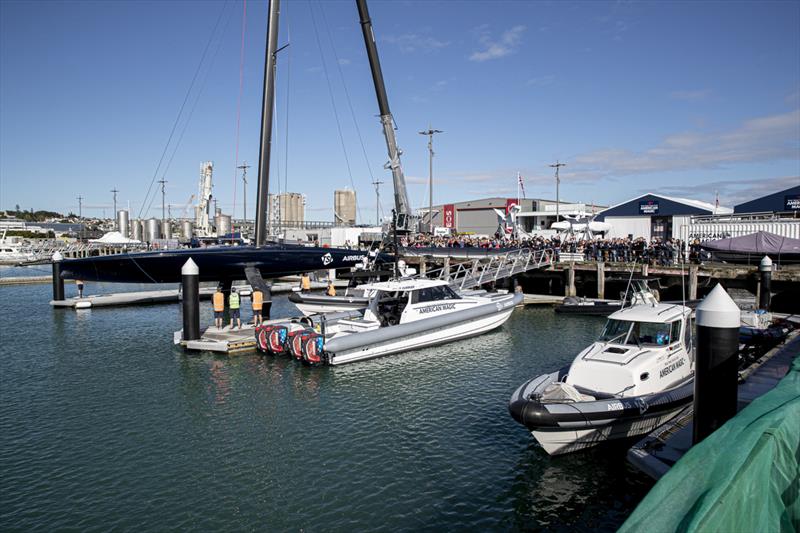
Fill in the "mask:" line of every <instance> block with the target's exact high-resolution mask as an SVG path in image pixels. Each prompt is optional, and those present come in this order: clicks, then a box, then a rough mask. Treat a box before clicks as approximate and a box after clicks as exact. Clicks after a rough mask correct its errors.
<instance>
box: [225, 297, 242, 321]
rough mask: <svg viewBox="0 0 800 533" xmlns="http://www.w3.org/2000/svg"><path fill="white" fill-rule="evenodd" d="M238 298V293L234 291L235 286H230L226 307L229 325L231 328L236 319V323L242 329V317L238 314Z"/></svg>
mask: <svg viewBox="0 0 800 533" xmlns="http://www.w3.org/2000/svg"><path fill="white" fill-rule="evenodd" d="M239 307H240V300H239V293H238V292H236V287H231V295H230V296H229V297H228V308H229V309H230V313H231V327H230V329H233V321H234V320H236V325H237V326H238V327H239V329H242V317H241V315H240V314H239Z"/></svg>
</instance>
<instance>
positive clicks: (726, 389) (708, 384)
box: [692, 284, 741, 444]
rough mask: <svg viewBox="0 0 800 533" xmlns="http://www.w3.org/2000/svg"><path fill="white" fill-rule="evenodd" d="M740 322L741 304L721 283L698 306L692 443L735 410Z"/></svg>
mask: <svg viewBox="0 0 800 533" xmlns="http://www.w3.org/2000/svg"><path fill="white" fill-rule="evenodd" d="M740 324H741V312H740V311H739V307H738V306H737V305H736V304H735V303H734V301H733V300H732V299H731V297H730V296H728V293H727V292H725V289H723V288H722V285H719V284H718V285H717V286H716V287H714V289H713V290H712V291H711V292H710V293H709V294H708V296H706V297H705V299H704V300H703V301H702V302H700V305H698V306H697V356H696V360H695V374H694V428H693V433H692V443H693V444H697V443H698V442H700V441H701V440H703V439H704V438H706V437H707V436H709V435H710V434H711V433H713V432H714V431H715V430H716V429H717V428H719V427H720V426H722V424H724V423H725V422H726V421H727V420H728V419H730V418H732V417H733V416H734V415H735V414H736V401H737V386H738V377H739V375H738V355H739V325H740Z"/></svg>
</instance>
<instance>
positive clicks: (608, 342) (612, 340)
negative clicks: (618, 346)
mask: <svg viewBox="0 0 800 533" xmlns="http://www.w3.org/2000/svg"><path fill="white" fill-rule="evenodd" d="M627 334H628V332H627V331H625V332H623V333H620V334H619V335H617V336H616V337H614V338H612V339H609V340H607V341H605V343H606V344H611V343H613V342H614V341H615V340H617V339H619V338H620V337H623V336H625V335H627Z"/></svg>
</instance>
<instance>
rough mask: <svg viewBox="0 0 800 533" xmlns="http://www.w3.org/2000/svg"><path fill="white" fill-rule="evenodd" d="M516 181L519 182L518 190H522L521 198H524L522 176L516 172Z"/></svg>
mask: <svg viewBox="0 0 800 533" xmlns="http://www.w3.org/2000/svg"><path fill="white" fill-rule="evenodd" d="M517 181H518V182H519V188H520V189H521V190H522V197H523V198H525V184H524V183H522V174H520V173H519V172H517Z"/></svg>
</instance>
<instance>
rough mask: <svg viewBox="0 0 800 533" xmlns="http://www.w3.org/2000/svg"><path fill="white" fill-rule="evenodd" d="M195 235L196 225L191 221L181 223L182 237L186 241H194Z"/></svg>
mask: <svg viewBox="0 0 800 533" xmlns="http://www.w3.org/2000/svg"><path fill="white" fill-rule="evenodd" d="M193 233H194V224H192V222H191V221H190V220H184V221H183V222H181V237H182V238H183V240H185V241H190V240H192V237H193Z"/></svg>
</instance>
